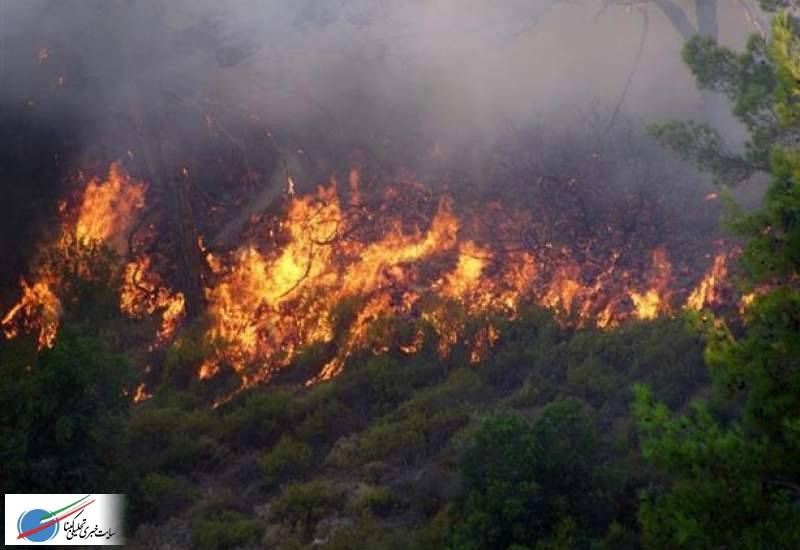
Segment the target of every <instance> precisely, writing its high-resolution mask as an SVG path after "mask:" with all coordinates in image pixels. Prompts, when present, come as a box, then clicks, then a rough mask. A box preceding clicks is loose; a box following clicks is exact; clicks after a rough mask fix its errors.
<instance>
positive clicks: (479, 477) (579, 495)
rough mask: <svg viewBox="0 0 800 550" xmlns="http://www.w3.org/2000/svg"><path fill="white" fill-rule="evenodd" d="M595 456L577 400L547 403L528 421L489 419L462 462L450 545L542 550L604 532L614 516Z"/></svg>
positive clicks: (591, 428)
mask: <svg viewBox="0 0 800 550" xmlns="http://www.w3.org/2000/svg"><path fill="white" fill-rule="evenodd" d="M598 451H599V446H598V438H597V436H596V434H595V430H594V426H593V425H592V422H591V419H590V417H589V412H588V407H587V406H586V405H585V404H584V403H583V402H581V401H579V400H576V399H561V400H558V401H555V402H553V403H551V404H550V405H548V406H547V407H546V408H545V410H544V411H543V412H542V415H541V417H540V418H539V419H537V420H536V421H535V422H533V423H531V422H529V421H528V420H526V419H525V418H523V417H521V416H520V415H518V414H515V413H511V414H497V415H493V416H490V417H488V418H486V419H485V420H484V421H483V422H482V424H481V425H480V426H479V428H478V430H477V432H476V434H475V436H474V438H473V440H472V441H471V443H470V444H469V445H468V447H467V448H466V449H465V452H464V455H463V457H462V461H461V474H462V477H463V479H464V484H465V489H466V494H465V497H464V499H463V501H462V502H460V503H459V504H458V506H457V507H456V512H455V513H456V516H457V517H456V522H455V526H454V529H453V535H452V547H453V548H459V549H461V548H511V547H512V546H514V545H517V547H518V548H520V547H530V548H533V547H534V545H537V546H536V547H542V548H546V547H552V545H553V544H555V543H556V542H557V541H563V540H566V539H565V537H566V538H568V539H569V540H570V541H572V544H573V545H574V544H576V543H577V541H578V540H584V541H586V540H587V537H588V536H590V535H597V534H600V533H602V532H603V531H604V530H605V527H606V526H607V525H608V522H609V521H610V519H611V518H609V517H607V514H608V510H609V507H608V506H604V502H603V500H602V499H603V496H602V495H604V494H607V493H606V491H605V479H604V476H603V474H602V470H601V468H600V467H599V463H600V462H602V461H601V460H599V457H600V453H599V452H598ZM523 545H524V546H523ZM548 545H550V546H548Z"/></svg>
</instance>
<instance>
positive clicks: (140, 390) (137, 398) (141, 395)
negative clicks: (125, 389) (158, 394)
mask: <svg viewBox="0 0 800 550" xmlns="http://www.w3.org/2000/svg"><path fill="white" fill-rule="evenodd" d="M151 397H153V394H152V393H150V392H148V391H147V388H146V387H145V385H144V382H142V383H140V384H139V385H138V386H136V393H134V394H133V402H134V403H141V402H142V401H147V400H148V399H150V398H151Z"/></svg>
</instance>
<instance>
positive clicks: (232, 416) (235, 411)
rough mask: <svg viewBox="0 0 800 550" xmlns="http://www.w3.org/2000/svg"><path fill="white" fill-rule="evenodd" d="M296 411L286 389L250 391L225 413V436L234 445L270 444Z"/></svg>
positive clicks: (293, 401)
mask: <svg viewBox="0 0 800 550" xmlns="http://www.w3.org/2000/svg"><path fill="white" fill-rule="evenodd" d="M296 411H297V405H296V402H295V399H294V396H293V395H292V394H291V393H289V392H288V391H286V390H282V389H277V390H274V389H270V390H267V391H263V392H259V393H253V394H251V395H249V396H247V398H246V399H244V400H242V403H237V404H236V406H235V407H234V408H232V409H230V410H228V411H226V412H225V414H224V416H223V424H224V431H225V436H226V439H227V440H228V441H230V442H231V444H233V445H235V446H238V447H255V446H261V447H263V446H267V445H272V444H273V443H275V441H277V439H278V437H279V436H280V434H281V433H282V432H283V430H284V427H285V426H287V425H291V424H292V423H293V415H294V414H295V413H296Z"/></svg>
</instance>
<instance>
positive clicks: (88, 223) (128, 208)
mask: <svg viewBox="0 0 800 550" xmlns="http://www.w3.org/2000/svg"><path fill="white" fill-rule="evenodd" d="M145 188H146V187H145V185H144V183H141V182H136V181H133V180H132V179H131V178H130V177H129V176H128V175H127V173H126V172H125V171H124V170H123V169H122V167H121V166H120V165H119V164H117V163H112V164H111V167H110V168H109V171H108V176H107V178H106V179H105V181H100V180H99V179H97V178H95V179H92V180H90V181H89V183H87V184H86V188H85V189H84V191H83V199H82V200H81V204H80V206H79V208H78V213H77V216H76V220H75V226H74V234H75V237H76V238H77V240H78V242H80V243H83V244H88V243H90V242H92V241H102V242H107V243H109V244H112V245H113V246H114V247H115V248H116V249H117V250H118V251H122V250H124V248H125V244H126V243H125V241H124V239H125V238H126V237H127V233H128V230H129V229H130V228H131V226H132V225H133V222H134V220H135V217H136V214H137V213H138V212H139V211H140V210H141V209H142V208H143V207H144V193H145Z"/></svg>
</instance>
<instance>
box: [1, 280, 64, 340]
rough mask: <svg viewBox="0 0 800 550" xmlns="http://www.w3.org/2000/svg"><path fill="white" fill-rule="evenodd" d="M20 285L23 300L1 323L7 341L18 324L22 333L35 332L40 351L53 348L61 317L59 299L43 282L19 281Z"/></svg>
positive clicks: (46, 283) (17, 329) (13, 335)
mask: <svg viewBox="0 0 800 550" xmlns="http://www.w3.org/2000/svg"><path fill="white" fill-rule="evenodd" d="M20 285H21V286H22V297H21V298H20V300H19V302H17V303H16V304H15V305H14V307H12V308H11V309H10V310H9V311H8V313H6V315H5V317H3V320H2V321H1V322H0V326H2V327H3V331H4V332H5V335H6V338H9V339H11V338H15V337H16V336H17V335H18V334H19V327H20V325H21V326H22V329H23V330H24V331H25V332H36V333H38V334H37V341H38V343H39V349H42V348H51V347H53V344H54V343H55V341H56V333H57V332H58V325H59V317H60V316H61V300H59V299H58V297H57V296H56V295H55V294H54V293H53V290H52V289H51V287H50V284H49V283H48V282H46V281H44V280H42V281H37V282H36V283H34V284H33V285H28V283H27V281H25V279H22V280H21V281H20Z"/></svg>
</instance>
